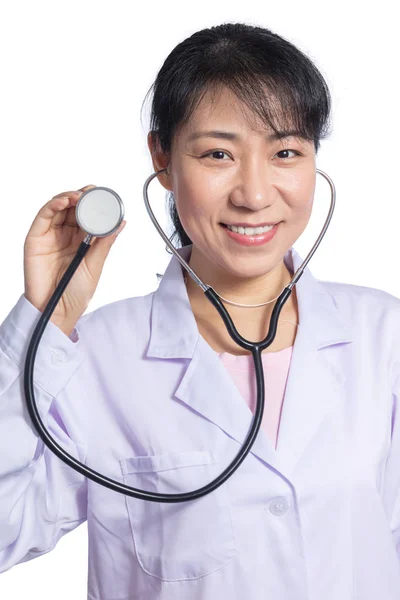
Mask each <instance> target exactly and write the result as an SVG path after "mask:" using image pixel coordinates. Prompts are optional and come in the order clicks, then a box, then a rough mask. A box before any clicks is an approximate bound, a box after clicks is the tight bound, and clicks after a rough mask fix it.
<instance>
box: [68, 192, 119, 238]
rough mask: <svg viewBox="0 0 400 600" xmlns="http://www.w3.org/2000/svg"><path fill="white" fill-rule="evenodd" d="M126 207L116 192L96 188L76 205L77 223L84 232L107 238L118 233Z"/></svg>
mask: <svg viewBox="0 0 400 600" xmlns="http://www.w3.org/2000/svg"><path fill="white" fill-rule="evenodd" d="M124 212H125V211H124V205H123V202H122V200H121V198H120V197H119V196H118V194H117V193H116V192H114V190H111V189H110V188H107V187H95V188H92V189H90V190H86V192H84V193H83V194H82V196H81V197H80V198H79V201H78V203H77V205H76V210H75V216H76V221H77V223H78V225H79V227H80V228H81V229H83V231H86V232H87V233H89V234H90V235H93V236H96V237H106V236H107V235H110V234H112V233H114V231H116V230H117V229H118V227H119V225H120V223H121V222H122V220H123V218H124Z"/></svg>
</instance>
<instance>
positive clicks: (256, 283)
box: [182, 246, 298, 331]
mask: <svg viewBox="0 0 400 600" xmlns="http://www.w3.org/2000/svg"><path fill="white" fill-rule="evenodd" d="M189 265H190V267H191V268H192V269H193V271H194V272H195V273H196V274H197V275H198V277H200V279H201V280H202V281H204V283H206V284H207V285H210V286H211V287H212V288H213V289H214V290H215V292H216V293H217V294H218V295H219V296H220V297H222V296H223V297H224V298H225V299H226V300H229V301H231V302H235V303H240V304H245V305H248V304H250V305H253V304H264V303H266V302H268V301H271V302H269V303H268V304H264V305H263V306H258V307H251V308H247V307H243V306H235V305H232V304H229V303H227V302H225V301H224V300H222V302H223V303H224V305H225V307H226V308H227V310H228V312H229V314H230V316H231V318H232V319H233V321H234V322H235V325H236V324H237V329H238V331H240V327H242V329H243V327H246V326H248V325H249V324H251V328H252V329H253V330H254V329H259V330H262V329H264V327H265V323H269V320H270V317H271V314H272V311H273V309H274V307H275V304H276V299H277V297H278V296H279V295H280V294H281V293H282V291H283V289H284V288H285V287H286V286H287V285H288V283H289V282H290V280H291V279H292V274H291V273H290V271H289V270H288V268H287V267H286V265H285V263H284V261H283V260H282V261H281V262H280V263H279V264H278V265H277V266H276V267H275V268H274V269H273V270H272V271H270V272H269V273H267V274H265V275H263V276H261V277H254V278H248V279H243V278H239V277H232V276H231V275H230V274H229V273H227V272H226V271H224V270H222V269H219V268H218V267H217V268H215V265H214V264H210V263H209V262H208V261H207V260H206V259H204V257H203V256H202V255H200V254H199V253H198V252H197V250H196V248H195V246H193V248H192V253H191V256H190V260H189ZM182 269H183V268H182ZM183 271H184V274H186V271H185V270H184V269H183ZM186 288H187V293H188V297H189V300H190V303H191V305H192V309H193V312H194V314H195V315H197V317H198V318H201V319H202V320H208V321H212V322H214V323H219V321H220V320H221V318H220V316H219V314H218V312H217V311H216V309H215V307H214V306H213V305H212V304H211V303H210V301H209V300H208V299H207V298H206V297H205V295H204V292H203V291H202V290H201V288H200V287H199V286H198V285H197V284H196V283H195V282H194V281H193V280H192V279H191V277H189V276H188V277H187V282H186ZM280 315H281V316H280V319H281V317H284V318H286V317H288V315H290V317H291V318H292V319H293V318H294V319H296V317H297V301H296V294H295V288H293V291H292V294H291V295H290V297H289V299H288V300H287V302H286V303H285V305H284V307H283V309H282V311H281V313H280ZM297 322H298V321H297ZM221 324H222V325H223V323H221ZM293 327H295V325H293Z"/></svg>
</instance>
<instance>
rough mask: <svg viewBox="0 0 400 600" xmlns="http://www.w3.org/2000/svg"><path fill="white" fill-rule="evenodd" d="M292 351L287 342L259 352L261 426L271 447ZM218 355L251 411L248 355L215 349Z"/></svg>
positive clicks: (251, 367) (251, 369)
mask: <svg viewBox="0 0 400 600" xmlns="http://www.w3.org/2000/svg"><path fill="white" fill-rule="evenodd" d="M292 352H293V346H290V347H289V348H284V349H283V350H280V351H279V352H263V353H262V354H261V358H262V362H263V367H264V369H263V370H264V380H265V407H264V414H263V420H262V423H261V428H262V429H264V431H265V433H266V434H267V436H268V437H269V439H270V440H271V442H272V444H273V445H274V448H275V449H276V445H277V440H278V432H279V423H280V418H281V411H282V404H283V398H284V394H285V388H286V381H287V378H288V374H289V365H290V361H291V358H292ZM218 356H219V357H220V359H221V361H222V363H223V364H224V365H225V367H226V369H227V370H228V371H229V373H230V375H231V376H232V379H233V380H234V382H235V384H236V387H237V388H238V390H239V393H240V394H241V396H242V397H243V399H244V401H245V402H246V403H247V404H248V406H249V408H250V410H251V412H252V413H253V414H254V412H255V409H256V390H257V386H256V378H255V367H254V361H253V357H252V355H251V354H244V355H241V356H235V355H234V354H229V353H228V352H219V353H218Z"/></svg>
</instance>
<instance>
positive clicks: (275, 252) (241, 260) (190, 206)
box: [158, 88, 316, 289]
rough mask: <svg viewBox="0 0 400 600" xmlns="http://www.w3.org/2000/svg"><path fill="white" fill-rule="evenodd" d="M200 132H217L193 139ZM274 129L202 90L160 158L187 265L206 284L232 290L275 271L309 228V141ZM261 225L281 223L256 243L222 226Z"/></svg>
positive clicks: (230, 98)
mask: <svg viewBox="0 0 400 600" xmlns="http://www.w3.org/2000/svg"><path fill="white" fill-rule="evenodd" d="M206 131H217V132H223V134H219V135H218V136H217V135H216V134H214V135H207V136H197V134H199V133H203V132H206ZM273 133H274V132H273V130H269V129H268V130H267V129H266V127H265V125H264V124H260V123H259V122H257V121H256V120H255V119H254V114H252V113H250V112H249V110H248V108H247V106H245V105H244V104H243V103H241V102H240V101H238V99H237V98H236V96H234V95H233V94H232V93H231V92H230V90H229V89H227V88H223V89H222V91H221V93H220V94H219V95H218V96H217V97H214V96H211V95H210V94H209V92H207V93H206V94H205V96H204V97H203V98H202V100H201V102H200V104H199V106H198V107H197V109H196V110H195V112H194V113H193V114H192V116H191V117H190V119H189V121H188V122H187V123H186V124H185V125H184V126H183V127H181V128H180V129H179V130H178V132H177V133H176V135H175V137H174V139H173V144H172V148H171V154H170V156H169V157H168V158H169V160H167V163H166V164H168V163H169V170H170V175H169V178H166V179H164V178H163V179H162V180H161V179H160V181H161V182H162V183H163V185H165V187H166V188H167V189H170V190H171V191H173V193H174V197H175V203H176V208H177V211H178V214H179V218H180V220H181V223H182V225H183V227H184V229H185V231H186V232H187V234H188V235H189V237H190V239H191V240H192V242H193V250H192V256H191V260H190V265H191V267H192V268H193V269H194V270H195V272H196V273H197V274H198V275H199V277H200V278H201V279H203V281H205V282H207V283H208V284H209V285H213V283H214V282H216V281H218V282H219V283H220V287H221V284H222V285H223V284H225V285H226V286H227V287H229V284H233V286H234V287H236V285H238V284H239V285H240V282H242V283H244V282H245V281H247V282H248V283H249V282H250V281H254V280H260V279H261V280H262V279H263V278H265V276H266V275H267V274H268V273H271V272H272V271H275V274H277V273H276V269H279V268H281V267H282V265H283V256H284V255H285V253H286V252H287V250H288V249H289V248H290V247H291V246H292V245H293V244H294V242H295V241H296V240H297V239H298V238H299V237H300V235H301V233H302V232H303V231H304V229H305V227H306V226H307V223H308V221H309V218H310V215H311V210H312V205H313V199H314V191H315V178H316V171H315V168H316V166H315V148H314V143H313V141H310V140H305V139H301V138H299V137H296V136H294V135H292V136H290V137H287V138H284V139H273V138H272V137H271V136H272V134H273ZM162 166H164V165H161V166H158V168H162ZM166 181H167V182H168V183H165V182H166ZM266 222H267V223H269V222H273V223H277V222H280V224H279V227H278V229H277V231H276V234H275V235H274V237H273V238H272V239H271V240H270V241H269V242H267V243H264V244H262V245H254V244H251V243H250V244H249V245H243V244H241V243H238V242H237V241H235V239H234V236H230V235H229V234H228V233H227V229H226V228H224V227H223V226H222V225H221V223H224V224H227V223H228V224H235V223H245V224H255V225H258V224H263V223H266ZM224 287H225V286H224ZM217 289H218V286H217Z"/></svg>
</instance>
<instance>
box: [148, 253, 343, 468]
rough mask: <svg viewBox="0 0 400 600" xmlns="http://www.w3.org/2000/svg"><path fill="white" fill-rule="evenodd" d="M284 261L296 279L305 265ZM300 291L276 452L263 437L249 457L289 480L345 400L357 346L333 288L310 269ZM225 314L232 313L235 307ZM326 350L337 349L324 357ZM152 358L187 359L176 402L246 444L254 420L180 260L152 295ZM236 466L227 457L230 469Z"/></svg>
mask: <svg viewBox="0 0 400 600" xmlns="http://www.w3.org/2000/svg"><path fill="white" fill-rule="evenodd" d="M191 249H192V245H189V246H185V247H183V248H180V249H178V252H179V253H180V255H181V256H182V257H183V258H184V259H185V260H186V262H189V259H190V254H191ZM284 261H285V264H286V266H287V267H288V269H289V270H290V271H291V273H294V272H295V271H296V270H297V269H298V268H299V267H300V266H301V264H302V262H303V259H302V258H301V257H300V256H299V254H298V253H297V252H296V251H295V250H294V248H293V247H292V248H290V249H289V250H288V251H287V253H286V254H285V256H284ZM205 283H207V282H205ZM295 287H296V292H297V303H298V311H299V324H300V326H299V329H298V331H297V335H296V339H295V343H294V347H293V353H292V358H291V363H290V367H289V374H288V379H287V383H286V388H285V394H284V402H283V408H282V413H281V419H280V427H279V435H278V444H277V448H276V449H275V447H274V446H273V444H272V442H271V441H270V440H269V439H268V438H267V436H266V434H265V432H264V431H263V429H260V431H259V433H258V436H257V439H256V441H255V443H254V445H253V447H252V449H251V453H252V454H253V455H254V456H256V457H257V458H258V459H260V460H261V461H263V462H264V463H266V464H268V465H271V466H272V467H273V468H274V469H277V470H279V471H280V472H282V473H283V474H284V475H285V476H286V477H288V478H289V477H290V474H291V473H292V472H293V470H294V468H295V465H296V464H297V463H298V461H299V460H300V459H301V458H302V457H303V455H304V456H306V450H307V448H308V446H309V445H310V444H311V442H312V439H313V438H314V437H315V436H316V435H317V433H318V430H319V428H320V427H322V426H323V422H324V419H325V417H327V415H328V413H329V412H330V411H332V410H333V409H334V408H335V406H336V405H337V403H338V402H341V401H342V400H343V395H344V390H343V386H344V384H345V375H344V369H343V368H342V365H341V362H340V360H341V356H342V355H341V354H340V351H339V349H340V348H341V345H342V344H345V343H349V342H352V326H351V323H349V322H347V321H346V320H345V318H344V316H343V315H342V314H341V312H340V311H339V309H338V306H337V304H336V302H335V300H334V297H333V296H332V295H331V293H330V290H329V287H328V286H326V285H324V282H323V281H319V280H317V279H316V278H315V277H314V276H313V275H312V274H311V271H310V270H309V268H308V267H306V268H305V269H304V272H303V274H302V276H301V277H300V279H299V280H298V282H297V284H296V286H295ZM227 309H228V312H229V305H228V306H227ZM239 333H240V331H239ZM328 347H333V348H332V349H331V350H330V351H329V352H323V350H324V349H325V348H328ZM147 357H148V358H158V359H189V360H188V361H187V363H186V368H185V369H184V371H183V376H182V379H181V381H180V383H179V385H178V387H177V389H176V391H175V394H174V399H175V398H176V399H178V400H179V401H181V402H183V403H184V404H186V405H187V406H188V407H190V409H192V410H195V411H196V412H197V413H199V414H200V415H203V416H204V417H206V418H207V419H208V420H209V421H211V422H213V423H215V425H217V426H218V427H219V428H221V429H222V430H224V431H225V432H226V433H227V434H228V435H230V436H231V437H233V438H234V439H235V440H237V442H238V443H239V444H240V445H242V444H243V442H244V440H245V438H246V435H247V433H248V431H249V428H250V426H251V422H252V419H253V413H252V412H251V410H250V408H249V407H248V405H247V404H246V403H245V402H244V400H243V398H242V396H241V395H240V393H239V391H238V389H237V387H236V385H235V383H234V382H233V380H232V378H231V376H230V374H229V373H228V372H227V370H226V368H225V366H224V365H223V364H222V362H221V361H220V359H219V356H218V354H217V353H216V352H215V351H214V350H213V349H212V348H211V347H210V346H209V344H208V343H207V342H206V341H205V340H204V338H203V337H202V336H201V335H200V333H199V331H198V329H197V324H196V320H195V318H194V315H193V312H192V309H191V305H190V302H189V298H188V295H187V290H186V286H185V284H184V280H183V267H182V266H181V264H180V262H179V261H178V259H177V258H176V257H175V256H174V255H173V256H172V258H171V260H170V262H169V264H168V267H167V269H166V271H165V273H164V275H163V277H162V279H161V282H160V284H159V287H158V289H157V290H156V291H155V292H154V294H153V303H152V312H151V333H150V340H149V345H148V348H147ZM266 402H267V399H266ZM310 453H311V457H309V458H308V459H309V460H312V451H311V450H310ZM232 459H233V456H231V457H229V460H228V463H229V462H231V460H232ZM221 471H222V468H221Z"/></svg>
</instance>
